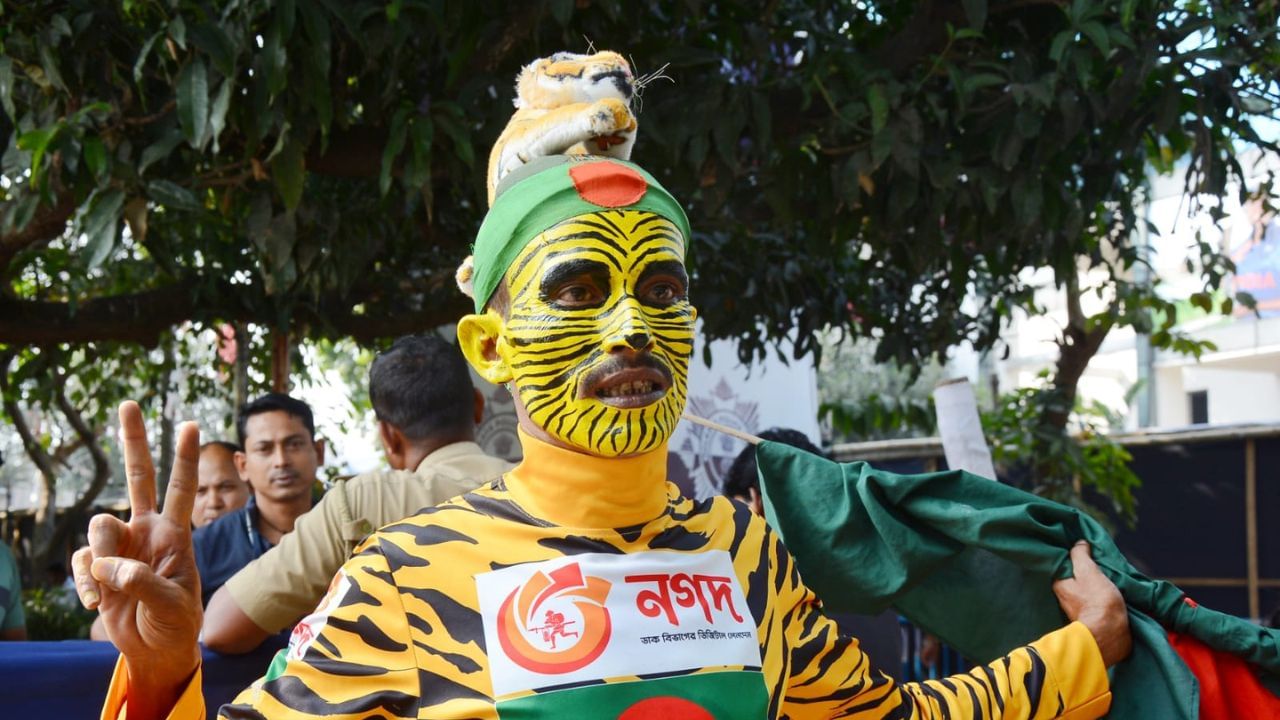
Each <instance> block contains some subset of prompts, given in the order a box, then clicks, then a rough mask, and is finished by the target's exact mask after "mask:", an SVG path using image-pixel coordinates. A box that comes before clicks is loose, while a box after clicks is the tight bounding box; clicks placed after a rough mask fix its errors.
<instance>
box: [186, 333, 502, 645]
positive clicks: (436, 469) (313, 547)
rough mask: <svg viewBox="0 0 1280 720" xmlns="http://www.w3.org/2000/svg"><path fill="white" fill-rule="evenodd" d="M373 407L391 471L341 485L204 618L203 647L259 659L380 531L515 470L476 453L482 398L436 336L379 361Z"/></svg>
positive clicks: (411, 339)
mask: <svg viewBox="0 0 1280 720" xmlns="http://www.w3.org/2000/svg"><path fill="white" fill-rule="evenodd" d="M369 398H370V400H371V402H372V403H373V410H374V414H375V415H376V416H377V418H378V434H379V436H380V437H381V440H382V446H383V450H384V451H385V453H386V457H387V464H388V465H390V466H391V468H392V470H391V471H390V472H386V471H374V472H368V473H364V474H361V475H358V476H356V477H355V478H352V479H351V480H347V481H340V482H339V483H338V484H336V485H335V486H334V487H333V488H332V489H331V490H330V491H329V492H328V493H326V494H325V497H324V498H323V499H322V500H321V501H320V503H319V504H318V505H317V506H316V508H315V510H314V511H313V512H310V513H308V514H307V515H304V516H303V517H301V518H299V519H298V523H297V525H296V528H295V531H294V533H293V534H291V535H288V536H286V537H285V538H284V539H283V540H282V541H281V542H280V545H279V546H278V547H276V548H274V549H272V550H270V551H269V552H267V553H266V554H264V555H263V556H262V557H261V558H259V559H257V560H255V561H254V562H252V563H250V564H249V565H248V567H246V568H244V570H242V571H240V572H239V573H237V574H236V575H235V576H233V577H232V578H231V579H230V580H228V581H227V583H226V585H225V586H224V587H223V588H222V589H221V590H219V591H218V592H217V593H215V594H214V596H213V598H212V600H210V601H209V603H208V607H207V609H206V610H205V618H204V643H205V645H206V646H207V647H209V648H211V649H213V650H217V651H218V652H223V653H243V652H249V651H250V650H253V649H254V648H256V647H257V646H258V645H260V644H261V643H262V641H264V640H265V639H267V638H268V637H269V636H271V635H272V634H275V633H277V632H279V631H281V630H283V629H285V628H287V627H290V626H292V625H293V623H295V622H296V621H297V620H298V619H299V618H301V617H302V616H304V615H306V614H307V613H309V612H311V610H313V609H314V608H315V606H316V603H317V601H319V600H320V597H321V596H322V595H323V594H324V591H325V588H327V587H328V586H329V581H330V579H331V578H332V577H333V575H334V573H336V572H337V570H338V568H339V567H341V566H342V563H343V562H345V561H346V559H347V557H348V556H349V555H350V553H351V550H352V549H353V548H354V547H355V546H356V545H357V544H358V543H359V542H360V541H361V540H363V539H364V538H365V537H366V536H368V535H369V534H370V533H372V532H373V531H374V530H376V529H377V528H379V527H381V526H383V525H386V524H388V523H392V522H396V521H398V520H400V519H402V518H405V517H408V516H409V515H412V514H414V513H416V512H417V511H418V510H420V509H422V508H424V507H430V506H432V505H437V504H439V503H441V502H444V501H445V500H448V499H449V498H451V497H454V496H455V495H460V494H462V493H464V492H468V491H470V490H473V489H475V488H477V487H479V486H480V485H482V484H484V483H486V482H489V481H491V480H494V479H496V478H498V477H499V476H500V475H501V474H502V473H503V472H505V471H506V470H507V469H509V468H510V464H509V463H507V462H505V461H503V460H500V459H498V458H495V457H491V456H489V455H486V454H485V453H484V451H483V450H481V449H480V446H479V445H477V444H476V443H475V430H476V424H477V423H478V422H480V419H481V417H482V416H483V414H484V397H483V396H482V395H481V394H480V393H479V392H477V391H476V390H475V388H474V387H473V386H472V384H471V375H470V373H469V372H468V371H467V365H466V360H464V359H463V357H462V353H461V352H460V351H459V350H458V348H457V346H455V345H454V344H453V343H451V342H448V341H446V340H444V339H443V338H441V337H439V336H436V335H422V336H408V337H402V338H400V339H399V340H397V341H396V342H395V344H393V345H392V346H391V347H390V348H389V349H388V350H386V351H385V352H383V353H380V354H379V355H378V356H377V357H376V358H375V359H374V361H373V364H372V365H371V366H370V367H369Z"/></svg>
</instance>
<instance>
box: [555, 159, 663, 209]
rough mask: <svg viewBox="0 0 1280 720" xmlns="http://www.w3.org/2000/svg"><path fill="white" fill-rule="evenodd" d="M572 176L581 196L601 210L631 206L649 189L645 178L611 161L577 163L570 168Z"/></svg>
mask: <svg viewBox="0 0 1280 720" xmlns="http://www.w3.org/2000/svg"><path fill="white" fill-rule="evenodd" d="M569 177H570V178H572V179H573V187H574V189H576V190H577V191H578V196H579V197H581V198H582V199H583V200H586V201H587V202H589V203H591V204H592V205H599V206H600V207H611V208H612V207H623V206H625V205H631V204H633V203H635V202H638V201H639V200H640V198H642V197H644V194H645V192H646V191H647V190H648V189H649V183H647V182H645V179H644V176H643V175H641V174H640V173H638V172H636V171H635V170H632V169H631V168H629V167H627V166H626V165H619V164H618V163H613V162H608V161H601V162H587V163H577V164H575V165H574V166H573V167H571V168H569Z"/></svg>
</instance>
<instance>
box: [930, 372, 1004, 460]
mask: <svg viewBox="0 0 1280 720" xmlns="http://www.w3.org/2000/svg"><path fill="white" fill-rule="evenodd" d="M933 404H934V408H935V410H936V412H937V415H938V434H939V435H941V436H942V452H943V454H944V455H945V456H946V458H947V467H949V468H951V469H952V470H965V471H967V472H971V473H973V474H974V475H981V476H982V477H985V478H991V479H992V480H994V479H996V470H995V466H994V465H993V464H992V462H991V449H990V448H988V447H987V439H986V437H985V436H984V435H983V434H982V419H981V418H980V417H979V415H978V402H977V399H976V398H974V395H973V386H972V385H970V384H969V381H968V380H966V379H964V378H958V379H955V380H947V381H944V382H942V383H940V384H939V385H938V387H936V388H935V389H934V391H933Z"/></svg>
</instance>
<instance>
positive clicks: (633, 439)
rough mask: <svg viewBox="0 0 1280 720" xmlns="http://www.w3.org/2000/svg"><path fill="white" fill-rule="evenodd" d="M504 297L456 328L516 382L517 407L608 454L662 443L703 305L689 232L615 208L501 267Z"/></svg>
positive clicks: (682, 388)
mask: <svg viewBox="0 0 1280 720" xmlns="http://www.w3.org/2000/svg"><path fill="white" fill-rule="evenodd" d="M506 285H507V294H508V299H509V307H508V309H507V313H506V317H505V318H502V317H501V316H499V315H498V313H497V312H496V311H494V310H492V309H490V310H488V311H487V312H486V314H485V315H483V316H476V315H470V316H467V317H466V318H464V319H463V321H462V322H461V323H460V324H459V326H458V336H459V340H460V342H461V345H462V348H463V352H464V353H466V355H467V357H468V359H469V360H471V362H472V364H473V365H475V366H476V369H477V370H478V371H479V372H480V373H481V375H483V376H485V377H486V378H488V379H489V380H491V381H494V382H507V381H510V382H512V383H513V388H512V390H513V394H514V395H515V396H516V398H517V403H518V405H519V406H521V407H522V408H523V412H522V413H521V414H522V416H524V417H527V418H528V420H529V422H531V423H532V424H533V425H534V426H536V427H537V428H539V429H541V430H542V431H544V432H545V433H546V435H548V436H550V437H551V438H553V439H555V440H558V441H560V442H561V443H563V444H566V445H568V446H570V447H574V448H577V449H580V450H584V451H586V452H589V453H591V454H595V455H603V456H607V457H617V456H627V455H636V454H639V453H643V452H648V451H650V450H654V449H656V448H658V447H660V446H661V445H662V444H663V443H664V442H666V440H667V439H668V438H669V437H670V436H671V433H672V432H674V431H675V427H676V423H677V422H678V421H679V419H680V414H681V412H682V411H683V409H684V404H685V398H686V393H687V383H688V370H689V357H690V355H692V353H693V328H694V319H695V318H696V316H697V312H696V310H694V308H693V306H692V305H690V304H689V300H688V295H687V293H688V277H687V275H686V274H685V270H684V240H683V238H682V237H681V234H680V231H679V230H677V229H676V227H675V226H674V225H672V224H671V223H670V222H668V221H667V220H666V219H665V218H663V217H661V216H659V215H655V214H653V213H650V212H644V211H636V210H608V211H602V212H595V213H588V214H584V215H578V216H576V217H573V218H570V219H569V220H566V221H564V222H562V223H560V224H558V225H556V226H554V227H552V228H551V229H549V230H547V231H545V232H544V233H542V234H541V235H539V236H538V237H536V238H534V239H533V240H532V241H531V242H530V243H529V244H528V245H527V246H525V248H524V249H523V250H522V251H521V252H520V254H519V255H518V256H517V257H516V258H515V261H514V262H512V264H511V266H510V269H509V270H508V271H507V274H506Z"/></svg>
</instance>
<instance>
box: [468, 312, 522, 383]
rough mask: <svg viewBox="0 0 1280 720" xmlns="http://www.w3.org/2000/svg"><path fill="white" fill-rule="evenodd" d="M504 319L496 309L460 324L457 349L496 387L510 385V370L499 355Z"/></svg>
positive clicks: (470, 317) (470, 316)
mask: <svg viewBox="0 0 1280 720" xmlns="http://www.w3.org/2000/svg"><path fill="white" fill-rule="evenodd" d="M501 332H502V316H501V315H499V314H498V313H496V312H494V311H493V310H488V311H486V312H485V313H484V314H483V315H466V316H463V318H462V319H461V320H459V321H458V347H459V348H461V349H462V354H463V355H464V356H465V357H466V358H467V362H469V363H471V367H473V368H475V371H476V372H477V373H479V375H480V377H482V378H484V379H485V380H488V381H489V382H491V383H493V384H494V385H501V384H503V383H508V382H511V368H510V367H508V366H507V361H506V360H504V359H503V358H502V356H501V355H499V354H498V338H499V337H500V335H501Z"/></svg>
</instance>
